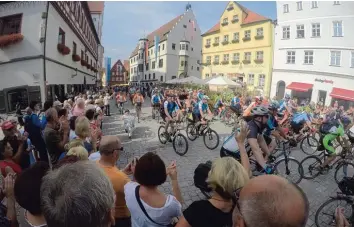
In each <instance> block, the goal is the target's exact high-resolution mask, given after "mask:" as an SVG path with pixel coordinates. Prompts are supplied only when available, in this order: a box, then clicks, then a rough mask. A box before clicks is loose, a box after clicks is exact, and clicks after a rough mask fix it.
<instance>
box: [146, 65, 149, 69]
mask: <svg viewBox="0 0 354 227" xmlns="http://www.w3.org/2000/svg"><path fill="white" fill-rule="evenodd" d="M148 70H149V63H146V71H148Z"/></svg>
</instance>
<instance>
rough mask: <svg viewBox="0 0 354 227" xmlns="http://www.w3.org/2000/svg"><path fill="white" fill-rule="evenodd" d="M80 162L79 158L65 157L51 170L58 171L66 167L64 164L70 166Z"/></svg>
mask: <svg viewBox="0 0 354 227" xmlns="http://www.w3.org/2000/svg"><path fill="white" fill-rule="evenodd" d="M78 161H80V158H79V157H77V156H74V155H68V156H65V157H64V158H63V159H60V160H59V161H58V163H57V164H56V165H55V166H53V169H59V168H60V167H62V166H64V165H66V164H72V163H76V162H78Z"/></svg>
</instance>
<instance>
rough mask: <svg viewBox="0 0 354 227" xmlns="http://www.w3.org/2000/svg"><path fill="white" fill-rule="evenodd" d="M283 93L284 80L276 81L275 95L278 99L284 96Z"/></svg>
mask: <svg viewBox="0 0 354 227" xmlns="http://www.w3.org/2000/svg"><path fill="white" fill-rule="evenodd" d="M284 95H285V82H284V81H282V80H281V81H278V84H277V92H276V96H277V97H278V99H282V98H284Z"/></svg>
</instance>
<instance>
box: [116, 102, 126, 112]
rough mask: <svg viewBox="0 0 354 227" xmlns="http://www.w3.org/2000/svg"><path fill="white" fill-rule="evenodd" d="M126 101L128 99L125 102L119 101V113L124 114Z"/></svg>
mask: <svg viewBox="0 0 354 227" xmlns="http://www.w3.org/2000/svg"><path fill="white" fill-rule="evenodd" d="M124 103H126V101H124V102H117V107H118V113H119V114H123V110H124Z"/></svg>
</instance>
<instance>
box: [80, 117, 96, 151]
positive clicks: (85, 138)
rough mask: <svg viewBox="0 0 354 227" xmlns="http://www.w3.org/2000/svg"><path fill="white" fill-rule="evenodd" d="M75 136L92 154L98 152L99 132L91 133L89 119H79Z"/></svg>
mask: <svg viewBox="0 0 354 227" xmlns="http://www.w3.org/2000/svg"><path fill="white" fill-rule="evenodd" d="M75 134H76V135H77V138H76V139H79V140H81V141H82V142H83V143H84V147H85V148H86V150H87V151H88V152H89V154H90V153H92V152H95V151H97V148H96V144H97V132H96V131H93V132H92V133H90V122H89V120H88V119H87V117H84V116H82V117H78V118H77V119H76V121H75Z"/></svg>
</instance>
